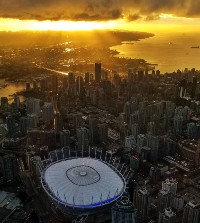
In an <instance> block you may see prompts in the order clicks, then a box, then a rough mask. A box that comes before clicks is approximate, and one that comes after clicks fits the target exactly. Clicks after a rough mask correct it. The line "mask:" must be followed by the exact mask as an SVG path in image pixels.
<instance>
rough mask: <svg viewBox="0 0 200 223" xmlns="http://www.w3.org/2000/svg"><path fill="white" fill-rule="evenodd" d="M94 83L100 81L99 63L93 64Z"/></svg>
mask: <svg viewBox="0 0 200 223" xmlns="http://www.w3.org/2000/svg"><path fill="white" fill-rule="evenodd" d="M95 81H96V82H100V81H101V63H95Z"/></svg>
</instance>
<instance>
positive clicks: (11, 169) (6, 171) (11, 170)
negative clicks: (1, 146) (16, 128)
mask: <svg viewBox="0 0 200 223" xmlns="http://www.w3.org/2000/svg"><path fill="white" fill-rule="evenodd" d="M17 171H18V165H17V158H16V156H15V155H13V154H7V155H2V156H0V172H1V173H3V180H4V182H6V183H8V182H12V181H15V180H16V178H17Z"/></svg>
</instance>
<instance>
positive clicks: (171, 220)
mask: <svg viewBox="0 0 200 223" xmlns="http://www.w3.org/2000/svg"><path fill="white" fill-rule="evenodd" d="M175 222H176V214H175V213H174V212H173V211H172V209H171V208H166V209H165V210H164V211H162V212H160V213H159V219H158V223H175ZM188 223H189V222H188Z"/></svg>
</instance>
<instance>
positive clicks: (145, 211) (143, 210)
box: [135, 188, 151, 220]
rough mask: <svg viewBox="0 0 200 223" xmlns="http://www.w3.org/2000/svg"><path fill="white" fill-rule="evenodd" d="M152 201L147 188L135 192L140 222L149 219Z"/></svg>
mask: <svg viewBox="0 0 200 223" xmlns="http://www.w3.org/2000/svg"><path fill="white" fill-rule="evenodd" d="M150 200H151V197H150V193H149V191H148V190H147V189H146V188H142V189H139V190H137V191H136V192H135V205H136V208H137V215H138V218H139V219H140V220H144V219H146V218H148V216H149V206H150Z"/></svg>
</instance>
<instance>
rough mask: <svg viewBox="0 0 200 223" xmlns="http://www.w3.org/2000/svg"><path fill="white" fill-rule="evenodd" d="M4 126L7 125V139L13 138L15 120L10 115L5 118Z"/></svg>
mask: <svg viewBox="0 0 200 223" xmlns="http://www.w3.org/2000/svg"><path fill="white" fill-rule="evenodd" d="M6 124H7V130H8V137H9V138H12V137H14V136H15V133H16V127H15V118H14V117H13V116H11V115H9V116H7V117H6Z"/></svg>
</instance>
